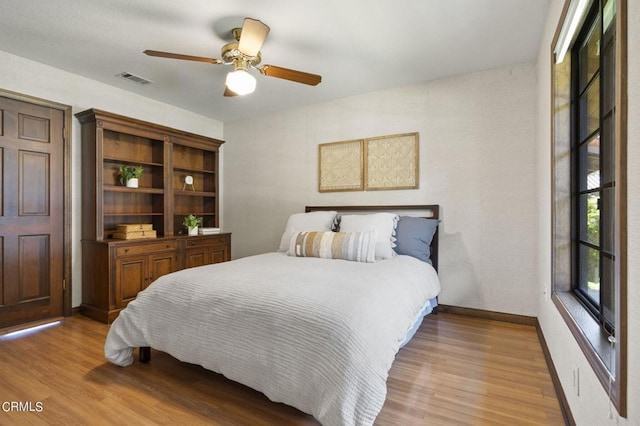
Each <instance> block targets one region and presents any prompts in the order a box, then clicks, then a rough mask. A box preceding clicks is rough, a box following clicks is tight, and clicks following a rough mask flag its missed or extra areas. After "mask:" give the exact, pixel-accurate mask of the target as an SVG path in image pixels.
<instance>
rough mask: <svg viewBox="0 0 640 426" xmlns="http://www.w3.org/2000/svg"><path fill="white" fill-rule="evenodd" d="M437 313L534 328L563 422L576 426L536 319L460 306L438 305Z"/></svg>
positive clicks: (569, 425) (568, 425)
mask: <svg viewBox="0 0 640 426" xmlns="http://www.w3.org/2000/svg"><path fill="white" fill-rule="evenodd" d="M438 312H443V313H448V314H454V315H464V316H467V317H474V318H482V319H488V320H494V321H502V322H510V323H514V324H522V325H530V326H533V327H535V328H536V333H537V334H538V341H539V342H540V347H541V348H542V354H543V355H544V360H545V361H546V363H547V369H548V370H549V375H550V376H551V382H552V383H553V387H554V389H555V391H556V397H557V398H558V402H559V403H560V410H561V411H562V416H563V417H564V422H565V424H566V425H567V426H576V422H575V420H574V419H573V415H572V414H571V408H570V407H569V401H567V397H566V395H565V394H564V390H563V389H562V384H561V383H560V378H559V377H558V372H557V371H556V367H555V365H554V364H553V359H552V358H551V352H549V347H548V346H547V341H546V340H545V338H544V334H543V333H542V328H540V322H538V318H537V317H529V316H526V315H516V314H505V313H502V312H493V311H485V310H483V309H474V308H462V307H460V306H450V305H438Z"/></svg>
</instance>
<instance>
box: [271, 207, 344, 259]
mask: <svg viewBox="0 0 640 426" xmlns="http://www.w3.org/2000/svg"><path fill="white" fill-rule="evenodd" d="M337 214H338V212H335V211H326V212H325V211H322V212H310V213H294V214H292V215H291V216H289V220H288V221H287V226H286V228H285V229H284V233H283V234H282V238H281V239H280V247H279V248H278V251H287V250H289V241H290V240H291V235H292V234H293V233H294V232H299V231H331V227H332V226H333V221H334V220H335V218H336V215H337Z"/></svg>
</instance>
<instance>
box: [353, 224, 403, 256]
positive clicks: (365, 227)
mask: <svg viewBox="0 0 640 426" xmlns="http://www.w3.org/2000/svg"><path fill="white" fill-rule="evenodd" d="M397 224H398V215H397V214H394V213H372V214H352V215H345V216H340V232H367V231H376V233H377V234H376V235H377V237H376V259H391V258H392V257H394V256H396V253H395V252H394V251H393V248H394V247H395V246H396V243H395V241H396V239H395V234H396V225H397Z"/></svg>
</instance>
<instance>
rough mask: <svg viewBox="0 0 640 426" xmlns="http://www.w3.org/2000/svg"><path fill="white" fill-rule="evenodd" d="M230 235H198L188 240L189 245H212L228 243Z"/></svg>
mask: <svg viewBox="0 0 640 426" xmlns="http://www.w3.org/2000/svg"><path fill="white" fill-rule="evenodd" d="M229 241H230V237H229V235H216V236H212V237H198V238H191V239H188V240H187V247H200V246H210V245H212V244H228V243H229Z"/></svg>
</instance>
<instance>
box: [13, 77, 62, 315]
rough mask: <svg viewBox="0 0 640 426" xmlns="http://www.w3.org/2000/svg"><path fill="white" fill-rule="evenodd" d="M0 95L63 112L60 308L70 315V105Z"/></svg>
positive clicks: (39, 99) (18, 96)
mask: <svg viewBox="0 0 640 426" xmlns="http://www.w3.org/2000/svg"><path fill="white" fill-rule="evenodd" d="M0 96H2V97H4V98H9V99H14V100H17V101H22V102H27V103H31V104H34V105H40V106H44V107H47V108H52V109H57V110H60V111H62V112H63V114H64V119H63V120H64V130H63V135H62V138H63V147H62V149H63V160H62V162H63V168H64V170H63V173H64V188H63V206H64V207H63V209H64V212H63V217H64V219H63V220H64V225H63V239H62V241H63V243H62V244H63V266H62V279H63V280H64V284H63V286H62V288H63V297H62V310H63V315H64V316H65V317H68V316H71V315H72V313H73V309H72V306H71V304H72V303H73V300H72V295H73V291H72V288H73V287H72V282H71V253H72V251H71V172H72V171H71V133H72V132H71V118H72V116H73V115H72V113H71V110H72V109H71V106H70V105H65V104H61V103H58V102H54V101H50V100H47V99H41V98H37V97H35V96H29V95H24V94H22V93H17V92H12V91H10V90H5V89H2V88H0Z"/></svg>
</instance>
